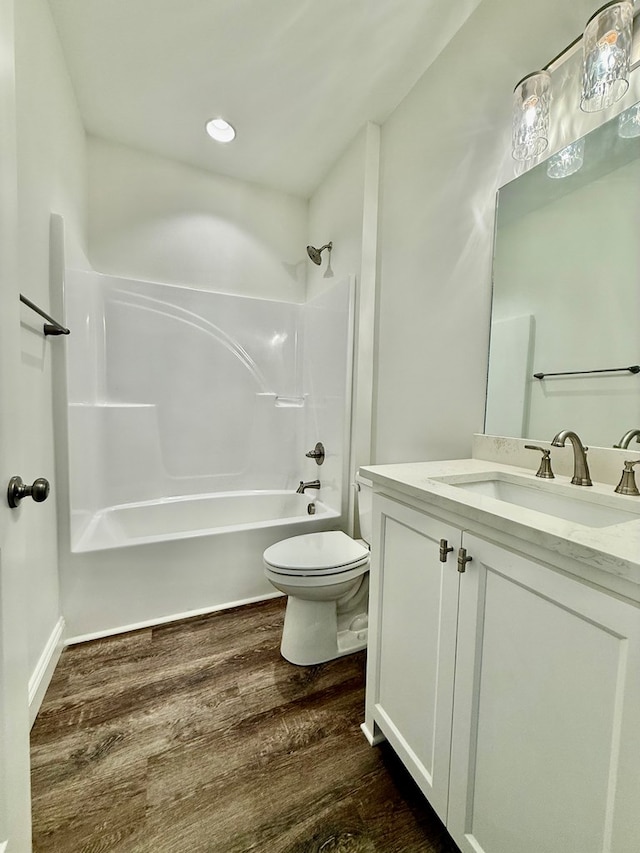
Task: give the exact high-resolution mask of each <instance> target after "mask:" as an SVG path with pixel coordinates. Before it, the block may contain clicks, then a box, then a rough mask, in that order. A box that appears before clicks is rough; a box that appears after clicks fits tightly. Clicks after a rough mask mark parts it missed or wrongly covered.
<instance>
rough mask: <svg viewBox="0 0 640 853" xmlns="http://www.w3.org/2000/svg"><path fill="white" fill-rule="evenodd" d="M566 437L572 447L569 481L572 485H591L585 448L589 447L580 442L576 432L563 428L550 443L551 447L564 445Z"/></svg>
mask: <svg viewBox="0 0 640 853" xmlns="http://www.w3.org/2000/svg"><path fill="white" fill-rule="evenodd" d="M567 439H569V441H570V442H571V446H572V448H573V477H572V478H571V482H572V483H573V484H574V486H592V485H593V483H592V482H591V475H590V474H589V466H588V465H587V450H588V449H589V448H588V447H585V446H584V445H583V444H582V442H581V441H580V439H579V438H578V436H577V435H576V433H575V432H572V431H571V430H570V429H563V430H562V432H559V433H558V434H557V435H556V436H555V437H554V439H553V441H552V442H551V444H552V445H553V447H564V443H565V441H566V440H567Z"/></svg>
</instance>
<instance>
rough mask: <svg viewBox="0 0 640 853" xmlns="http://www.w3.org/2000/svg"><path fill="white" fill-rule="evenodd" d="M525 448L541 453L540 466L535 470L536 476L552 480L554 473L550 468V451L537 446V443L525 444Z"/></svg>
mask: <svg viewBox="0 0 640 853" xmlns="http://www.w3.org/2000/svg"><path fill="white" fill-rule="evenodd" d="M525 449H526V450H539V451H540V452H541V453H542V459H541V460H540V467H539V468H538V470H537V471H536V477H542V478H543V479H545V480H553V479H554V477H555V474H554V473H553V471H552V470H551V451H550V450H547V449H546V448H544V447H538V445H537V444H525Z"/></svg>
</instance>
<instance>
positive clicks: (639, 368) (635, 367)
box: [533, 364, 640, 379]
mask: <svg viewBox="0 0 640 853" xmlns="http://www.w3.org/2000/svg"><path fill="white" fill-rule="evenodd" d="M624 370H628V371H629V373H640V364H632V365H631V366H630V367H608V368H607V369H606V370H565V371H564V372H563V373H534V374H533V378H534V379H544V378H545V376H578V375H582V374H584V373H620V371H624Z"/></svg>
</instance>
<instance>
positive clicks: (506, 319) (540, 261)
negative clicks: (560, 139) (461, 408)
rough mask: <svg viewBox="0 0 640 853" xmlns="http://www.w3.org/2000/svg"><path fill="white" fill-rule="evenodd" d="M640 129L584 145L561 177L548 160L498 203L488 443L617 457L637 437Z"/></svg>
mask: <svg viewBox="0 0 640 853" xmlns="http://www.w3.org/2000/svg"><path fill="white" fill-rule="evenodd" d="M637 118H638V110H637V108H636V107H632V108H631V110H627V111H626V112H625V113H623V115H622V116H620V117H616V118H615V119H612V120H611V121H609V122H607V123H606V124H603V125H602V126H601V127H599V128H597V129H596V130H594V131H592V132H591V133H590V134H588V135H587V136H586V137H584V146H583V145H580V146H578V151H579V152H580V157H579V159H581V160H582V162H581V164H580V166H579V167H578V168H573V167H574V166H575V165H576V164H575V161H572V162H570V163H568V165H567V168H566V171H567V174H566V175H565V176H564V177H562V176H561V175H560V174H559V171H561V169H559V167H558V166H557V164H558V163H559V162H560V160H556V161H555V163H554V164H553V165H552V164H551V160H552V159H553V158H549V160H547V161H545V162H543V163H540V164H539V165H538V166H536V167H535V168H533V169H531V170H529V171H528V172H526V173H525V174H523V175H521V176H520V177H518V178H516V179H515V180H513V181H511V182H510V183H508V184H506V185H505V186H504V187H502V188H501V189H500V190H499V192H498V204H497V217H496V238H495V249H494V264H493V304H492V314H491V346H490V353H489V376H488V388H487V408H486V417H485V433H488V434H493V435H507V436H515V437H520V438H530V439H537V440H542V441H545V440H546V441H550V440H551V438H552V437H553V436H554V435H555V434H556V433H557V432H558V430H559V429H572V430H575V431H576V432H578V433H579V434H580V436H581V438H583V440H584V441H585V442H587V443H588V444H592V445H600V446H604V447H612V446H613V445H614V444H615V443H616V442H618V440H619V438H620V436H622V435H624V433H625V432H626V431H627V430H629V429H633V428H636V427H640V372H637V371H636V372H634V371H633V370H629V369H628V368H630V367H631V368H633V367H635V366H636V365H638V364H640V239H639V237H640V135H636V136H633V135H629V127H631V129H633V127H634V123H635V127H637V128H638V132H639V134H640V125H639V124H638V121H637ZM560 153H562V152H560ZM569 155H571V151H569V152H567V155H566V156H567V158H568V157H569ZM557 156H558V155H556V157H557ZM549 171H551V172H552V176H551V177H550V176H549ZM535 374H545V376H544V378H536V377H535ZM549 374H556V375H553V376H551V375H549ZM557 374H559V375H557Z"/></svg>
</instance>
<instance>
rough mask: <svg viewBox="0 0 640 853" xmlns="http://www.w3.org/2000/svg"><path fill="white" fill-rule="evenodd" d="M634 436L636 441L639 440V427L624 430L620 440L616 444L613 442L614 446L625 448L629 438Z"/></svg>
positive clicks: (629, 442)
mask: <svg viewBox="0 0 640 853" xmlns="http://www.w3.org/2000/svg"><path fill="white" fill-rule="evenodd" d="M633 438H635V440H636V441H640V429H630V430H627V432H625V434H624V435H623V436H622V438H621V439H620V441H619V442H618V443H617V444H614V445H613V446H614V447H619V448H621V449H622V450H626V449H627V447H629V445H630V444H631V439H633Z"/></svg>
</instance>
